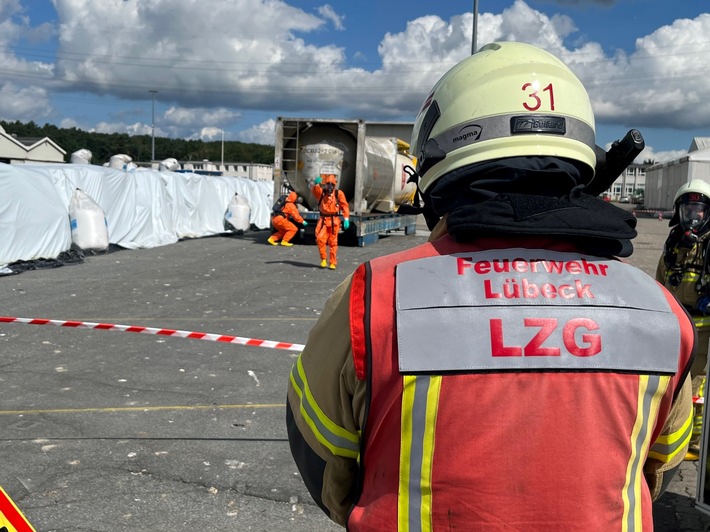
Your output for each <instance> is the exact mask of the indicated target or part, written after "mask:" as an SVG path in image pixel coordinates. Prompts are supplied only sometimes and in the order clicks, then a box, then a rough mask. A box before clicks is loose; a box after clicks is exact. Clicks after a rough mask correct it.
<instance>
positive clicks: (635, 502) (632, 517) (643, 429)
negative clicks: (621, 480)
mask: <svg viewBox="0 0 710 532" xmlns="http://www.w3.org/2000/svg"><path fill="white" fill-rule="evenodd" d="M660 385H661V377H659V376H658V375H651V376H649V377H648V382H647V385H646V393H645V394H644V396H643V402H642V405H641V412H640V413H639V416H638V417H639V418H640V421H641V426H640V428H639V431H638V433H637V435H636V439H635V441H632V442H631V444H632V449H633V452H634V457H633V460H632V462H631V463H630V464H629V475H628V477H627V480H626V481H627V485H626V493H625V495H626V497H625V498H626V499H627V500H628V513H627V515H626V530H629V531H632V530H641V527H642V526H643V523H641V522H637V521H636V508H637V507H638V506H639V505H640V504H641V501H640V497H641V494H640V492H639V485H640V484H641V482H640V475H641V474H642V471H641V468H642V467H643V461H644V460H645V458H646V456H645V453H643V452H642V451H643V449H644V448H645V445H646V439H647V438H648V436H649V434H648V430H649V425H650V424H651V421H653V420H652V419H651V418H650V417H651V408H652V406H653V405H652V403H653V398H654V396H655V395H656V393H657V392H658V391H659V387H660ZM656 408H657V407H656ZM637 422H638V420H637Z"/></svg>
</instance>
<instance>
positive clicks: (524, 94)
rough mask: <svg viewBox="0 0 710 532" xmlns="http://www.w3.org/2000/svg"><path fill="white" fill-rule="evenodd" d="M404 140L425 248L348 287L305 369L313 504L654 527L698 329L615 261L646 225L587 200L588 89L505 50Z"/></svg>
mask: <svg viewBox="0 0 710 532" xmlns="http://www.w3.org/2000/svg"><path fill="white" fill-rule="evenodd" d="M553 101H554V103H553ZM533 124H534V127H533V128H532V129H531V125H533ZM462 132H463V133H462ZM466 132H470V133H471V134H467V133H466ZM464 133H466V134H464ZM411 145H412V153H413V155H415V156H416V157H417V172H418V174H419V176H420V179H419V188H420V190H421V191H422V193H423V197H424V200H425V202H427V203H428V204H429V205H430V206H431V208H432V209H433V210H434V212H435V213H436V214H437V215H438V216H440V217H441V219H440V220H439V223H438V224H437V226H436V227H435V228H434V229H433V231H432V233H431V237H430V239H429V242H428V243H425V244H422V245H420V246H417V247H415V248H412V249H409V250H405V251H403V252H400V253H396V254H393V255H386V256H383V257H378V258H375V259H373V260H371V261H369V262H367V263H365V264H363V265H361V266H360V267H359V268H358V269H357V270H356V271H355V272H354V273H353V274H352V275H351V276H350V277H348V278H347V279H346V280H345V281H344V282H343V283H342V284H341V285H340V286H339V287H338V288H337V289H336V290H335V291H334V293H333V294H332V295H331V297H330V298H329V300H328V302H327V303H326V305H325V308H324V310H323V313H322V315H321V316H320V318H319V319H318V321H317V322H316V324H315V325H314V327H313V328H312V329H311V331H310V333H309V336H308V341H307V343H306V345H305V347H304V350H303V352H302V353H301V354H300V356H299V358H298V359H297V361H296V363H295V364H294V366H293V369H292V371H291V376H290V379H289V387H288V408H287V411H286V425H287V429H288V436H289V442H290V446H291V452H292V455H293V457H294V459H295V461H296V464H297V465H298V468H299V471H300V473H301V475H302V478H303V480H304V483H305V485H306V487H307V488H308V490H309V492H310V493H311V495H312V497H313V499H314V500H315V502H316V503H317V504H318V505H319V506H320V508H321V509H323V511H324V512H325V513H326V514H327V515H328V516H329V517H330V518H331V519H332V520H333V521H335V522H337V523H339V524H340V525H343V526H347V529H348V530H350V531H352V532H356V531H360V530H433V531H438V530H454V529H456V530H565V531H571V530H580V531H582V530H583V531H589V530H627V529H628V530H651V529H652V528H653V516H652V501H653V500H655V499H657V498H658V497H659V496H660V494H661V493H662V492H663V490H664V489H665V487H666V486H667V483H668V482H669V481H670V479H671V478H672V476H673V474H674V473H675V471H676V470H677V468H678V467H679V466H680V464H681V463H682V460H683V456H684V455H685V452H686V450H687V443H688V440H689V438H690V429H691V424H692V419H691V412H692V403H691V389H690V379H689V377H688V372H689V370H690V365H691V364H692V360H693V355H692V353H693V342H694V337H695V332H694V329H693V324H692V321H691V320H690V318H689V317H688V315H687V313H686V312H685V310H684V309H683V308H682V306H681V305H680V304H679V303H678V301H677V300H676V299H675V298H674V297H673V296H672V295H671V294H670V293H669V292H668V291H667V290H666V289H665V288H663V287H662V286H660V285H659V284H658V283H656V282H655V280H654V279H653V278H652V277H650V276H648V275H646V274H645V273H643V272H642V271H641V270H639V269H638V268H635V267H633V266H631V265H629V264H627V263H625V262H623V261H621V260H619V259H618V258H615V257H625V256H629V255H630V254H631V253H632V251H633V246H632V244H631V239H633V238H634V237H635V236H636V231H635V229H634V228H635V225H636V220H635V218H634V216H633V215H632V214H631V213H628V212H625V211H623V210H622V209H620V208H618V207H616V206H614V205H612V204H610V203H607V202H605V201H603V200H601V199H599V198H597V197H595V196H592V195H589V194H585V193H584V188H583V187H584V186H585V185H586V184H588V183H590V181H591V180H592V179H593V176H594V172H595V168H596V156H595V130H594V116H593V114H592V107H591V103H590V100H589V96H588V95H587V92H586V90H585V89H584V87H583V86H582V84H581V82H580V81H579V80H578V79H577V78H576V77H575V75H574V74H573V73H572V72H571V70H570V69H569V68H568V67H567V66H566V65H565V64H564V63H562V62H561V61H560V60H558V59H557V58H556V57H554V56H552V55H551V54H549V53H547V52H545V51H543V50H541V49H539V48H537V47H534V46H531V45H527V44H523V43H514V42H501V43H493V44H490V45H487V46H484V47H482V48H481V49H480V50H479V51H478V52H476V53H475V54H473V55H472V56H470V57H468V58H467V59H465V60H463V61H462V62H460V63H459V64H458V65H456V66H454V67H453V68H452V69H451V70H450V71H449V72H448V73H446V74H445V75H444V77H443V78H442V79H441V80H440V81H439V82H438V83H437V84H436V86H435V87H434V89H433V90H432V92H431V93H430V94H429V97H428V98H427V100H426V101H425V103H424V105H423V107H422V110H421V111H420V112H419V115H418V117H417V119H416V121H415V124H414V129H413V133H412V144H411ZM546 471H549V474H544V473H543V472H546Z"/></svg>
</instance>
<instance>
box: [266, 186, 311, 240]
mask: <svg viewBox="0 0 710 532" xmlns="http://www.w3.org/2000/svg"><path fill="white" fill-rule="evenodd" d="M297 199H298V195H297V194H296V193H295V192H290V193H289V195H288V197H287V198H286V203H284V206H283V208H282V209H281V212H280V213H278V214H274V215H273V216H272V218H271V224H272V225H273V226H274V229H276V232H275V233H274V234H273V235H271V237H270V238H269V241H270V242H273V243H276V242H278V241H279V240H281V242H282V244H283V243H284V242H286V243H289V242H290V241H291V239H292V238H293V237H294V236H296V233H297V232H298V227H296V225H295V224H294V223H293V222H296V223H299V224H302V223H303V217H302V216H301V213H299V212H298V208H297V207H296V200H297Z"/></svg>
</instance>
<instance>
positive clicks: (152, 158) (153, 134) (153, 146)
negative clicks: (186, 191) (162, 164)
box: [148, 89, 158, 163]
mask: <svg viewBox="0 0 710 532" xmlns="http://www.w3.org/2000/svg"><path fill="white" fill-rule="evenodd" d="M148 92H149V93H150V94H151V96H152V97H153V111H152V117H151V121H150V124H151V130H152V133H151V147H150V162H151V163H152V162H153V161H155V95H156V94H157V93H158V91H157V90H155V89H151V90H149V91H148Z"/></svg>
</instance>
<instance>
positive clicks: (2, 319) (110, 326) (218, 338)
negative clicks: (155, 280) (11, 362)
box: [0, 316, 304, 351]
mask: <svg viewBox="0 0 710 532" xmlns="http://www.w3.org/2000/svg"><path fill="white" fill-rule="evenodd" d="M0 323H26V324H29V325H57V326H59V327H73V328H75V329H99V330H102V331H123V332H132V333H144V334H157V335H160V336H177V337H179V338H194V339H196V340H210V341H212V342H224V343H227V344H239V345H251V346H254V347H268V348H270V349H286V350H288V351H302V350H303V347H304V346H303V345H301V344H289V343H286V342H274V341H272V340H259V339H258V338H243V337H241V336H226V335H223V334H212V333H204V332H193V331H179V330H175V329H158V328H155V327H136V326H135V325H116V324H114V323H92V322H90V321H69V320H67V321H62V320H48V319H43V318H34V319H31V318H13V317H10V316H0Z"/></svg>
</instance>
